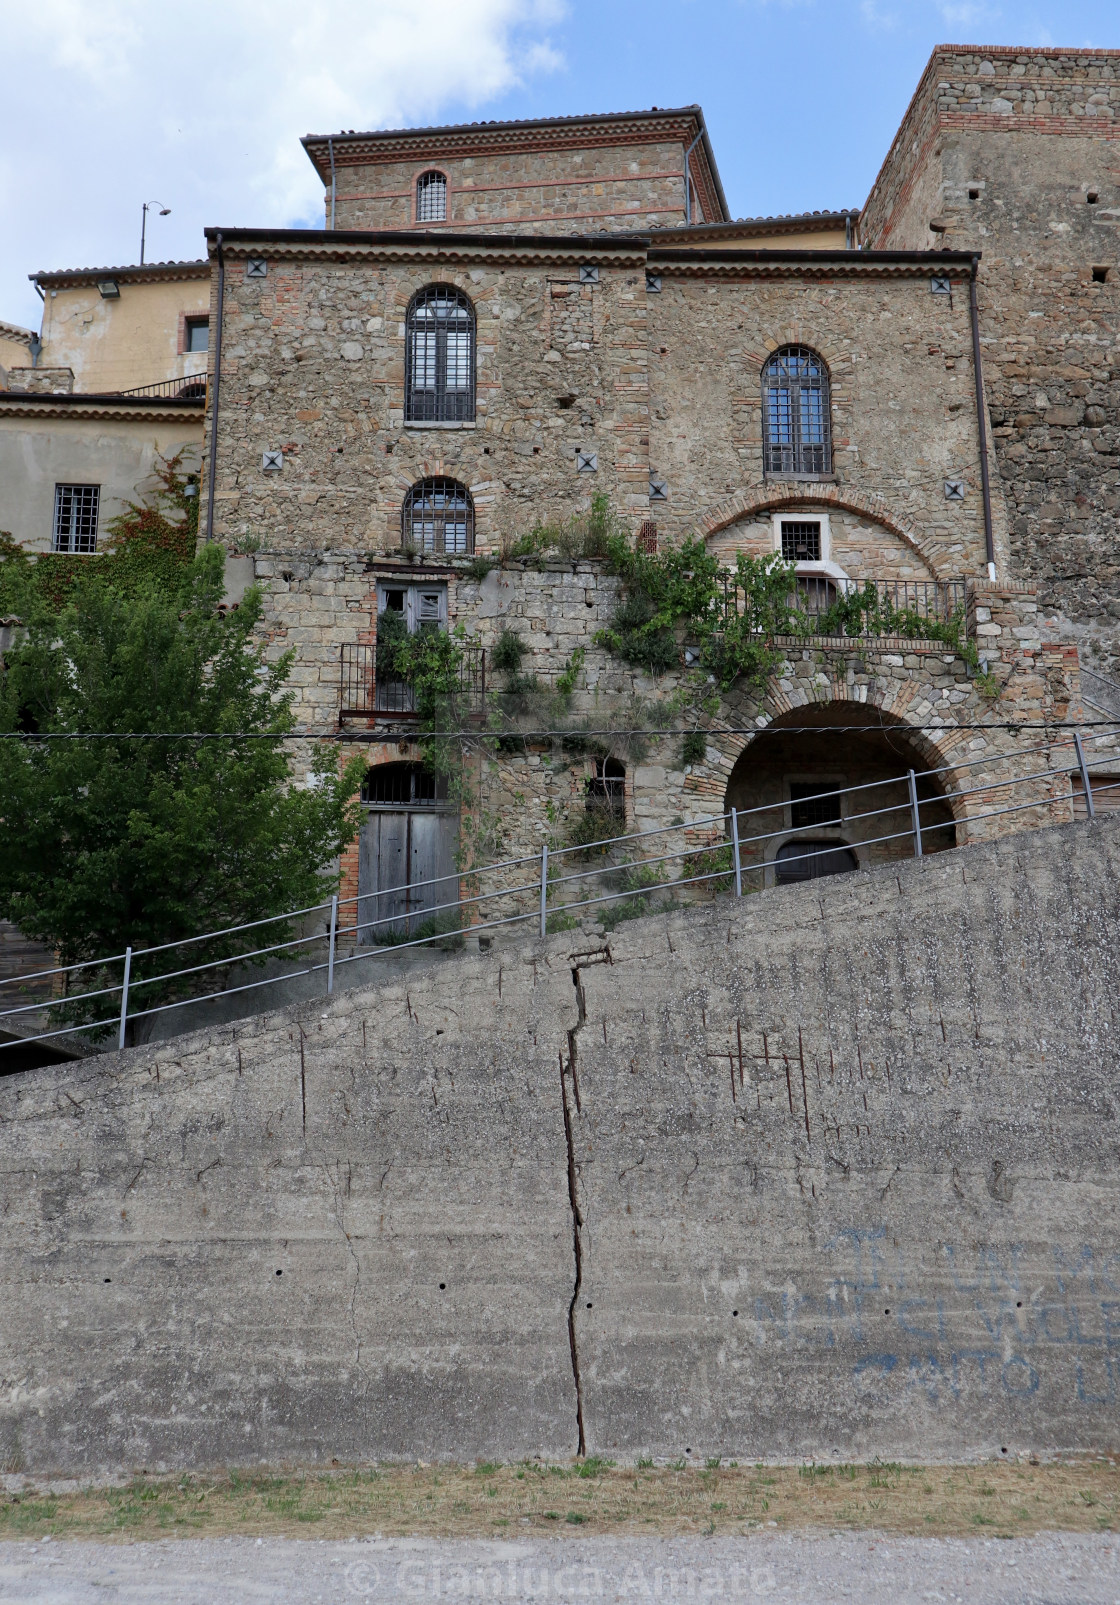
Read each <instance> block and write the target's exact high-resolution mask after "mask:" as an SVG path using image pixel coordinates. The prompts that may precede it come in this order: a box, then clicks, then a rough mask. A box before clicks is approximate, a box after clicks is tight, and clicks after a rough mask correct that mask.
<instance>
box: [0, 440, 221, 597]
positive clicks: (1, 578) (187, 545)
mask: <svg viewBox="0 0 1120 1605" xmlns="http://www.w3.org/2000/svg"><path fill="white" fill-rule="evenodd" d="M185 456H186V453H185V452H184V451H180V452H177V453H176V454H175V455H174V456H173V457H166V458H164V457H161V458H159V459H158V460H157V463H156V467H155V470H154V477H155V480H156V486H155V488H154V490H153V491H152V493H151V495H150V496H149V498H148V500H147V501H146V502H129V503H128V504H127V505H126V507H125V510H124V512H123V513H118V514H117V516H116V517H115V518H112V519H110V520H109V523H108V525H107V526H106V529H107V534H108V537H109V539H108V544H107V546H106V549H105V551H104V552H103V553H102V554H100V555H98V556H92V557H90V556H72V555H71V554H70V553H67V552H41V553H39V554H37V555H36V556H35V557H34V559H32V558H31V557H30V556H29V555H28V553H27V552H26V551H25V550H24V549H23V547H21V546H17V545H16V543H15V542H14V541H13V540H12V539H11V537H10V536H9V535H6V534H5V533H4V532H3V531H0V615H4V614H8V615H14V616H17V617H23V616H24V614H25V613H27V612H28V610H33V609H35V607H36V606H37V605H38V604H40V603H43V604H46V606H48V607H50V608H53V609H55V610H56V611H57V610H58V609H60V608H63V607H65V606H66V605H67V603H68V602H69V601H70V600H71V598H72V597H73V596H74V594H75V590H76V588H77V587H78V586H82V587H84V588H85V587H88V586H89V584H90V583H92V582H96V583H99V584H101V585H105V586H110V587H112V588H113V589H115V590H118V591H121V592H123V593H124V594H125V595H129V596H131V595H134V594H136V592H137V591H138V590H139V589H142V588H143V587H144V586H145V585H146V584H147V582H148V580H153V581H155V582H156V583H157V584H159V585H162V586H164V587H170V588H172V589H175V588H177V587H178V586H180V585H181V584H182V582H183V579H184V576H185V575H186V572H187V570H188V568H189V567H190V565H191V563H192V562H193V560H194V554H195V545H196V543H197V539H198V496H197V494H195V492H196V490H197V485H196V484H195V481H194V478H193V476H192V475H191V474H190V473H189V471H188V470H187V467H186V464H185Z"/></svg>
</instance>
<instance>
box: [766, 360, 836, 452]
mask: <svg viewBox="0 0 1120 1605" xmlns="http://www.w3.org/2000/svg"><path fill="white" fill-rule="evenodd" d="M829 412H830V408H829V395H828V369H827V368H826V367H825V365H824V362H823V360H822V359H821V358H820V357H819V356H818V355H817V353H816V352H815V351H810V350H809V348H808V347H807V346H785V347H784V348H783V349H782V350H781V351H776V352H775V353H774V355H773V356H772V357H771V358H770V360H769V362H768V363H767V364H766V366H765V368H763V370H762V425H763V462H764V466H765V470H766V472H767V473H768V474H780V475H783V476H786V475H791V474H793V475H799V476H803V477H806V478H815V477H819V476H821V475H824V474H830V473H831V472H832V435H831V425H830V418H829Z"/></svg>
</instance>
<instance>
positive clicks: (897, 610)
mask: <svg viewBox="0 0 1120 1605" xmlns="http://www.w3.org/2000/svg"><path fill="white" fill-rule="evenodd" d="M796 583H797V590H796V593H795V594H793V595H791V596H790V599H789V600H790V617H789V624H788V631H787V630H782V631H781V632H780V633H782V634H786V633H788V634H791V635H826V636H849V637H854V638H857V639H862V640H872V639H874V638H876V637H880V636H901V637H906V638H910V639H918V638H921V637H923V635H925V634H926V626H927V625H932V626H933V627H934V628H933V630H931V631H929V633H930V634H933V635H935V637H936V638H943V632H945V631H952V630H953V628H954V627H955V628H956V630H957V631H958V632H959V634H960V636H961V637H962V638H963V636H964V628H965V607H966V603H967V595H966V582H965V581H964V580H963V579H961V580H866V581H864V582H863V583H862V584H860V583H859V582H858V581H856V580H844V579H834V578H832V577H831V576H830V575H826V574H798V576H797V581H796ZM745 609H746V599H745V598H744V597H743V596H742V595H741V591H740V587H739V586H738V585H737V584H736V582H735V579H734V576H732V575H730V574H729V575H728V576H727V577H726V578H725V579H724V581H723V611H724V616H725V617H727V618H733V617H734V616H735V615H737V614H738V615H741V614H742V613H743V612H744V611H745Z"/></svg>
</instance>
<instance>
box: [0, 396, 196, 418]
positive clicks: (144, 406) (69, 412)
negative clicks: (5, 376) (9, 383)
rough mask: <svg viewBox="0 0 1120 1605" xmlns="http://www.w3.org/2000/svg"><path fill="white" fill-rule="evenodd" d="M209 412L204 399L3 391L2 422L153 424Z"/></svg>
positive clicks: (0, 410) (0, 409)
mask: <svg viewBox="0 0 1120 1605" xmlns="http://www.w3.org/2000/svg"><path fill="white" fill-rule="evenodd" d="M205 409H206V401H205V398H204V397H202V396H182V397H180V396H90V395H33V394H26V393H23V392H21V391H16V390H0V418H70V419H100V420H108V419H111V420H113V421H114V422H118V423H120V422H126V423H150V422H152V421H153V420H160V419H162V420H165V421H168V422H170V421H171V420H172V419H176V418H177V419H179V420H183V419H185V418H192V417H194V418H198V419H200V420H201V418H202V414H203V413H204V411H205Z"/></svg>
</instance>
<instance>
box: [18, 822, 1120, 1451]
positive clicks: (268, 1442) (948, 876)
mask: <svg viewBox="0 0 1120 1605" xmlns="http://www.w3.org/2000/svg"><path fill="white" fill-rule="evenodd" d="M1118 828H1120V826H1118V824H1117V823H1116V822H1107V823H1103V824H1102V823H1100V822H1098V823H1097V824H1095V825H1091V826H1090V825H1087V824H1072V825H1067V826H1065V827H1059V828H1058V829H1056V830H1053V831H1049V832H1036V833H1033V834H1031V835H1028V836H1019V837H1017V838H1013V839H1005V840H1003V841H1000V842H996V843H990V844H987V845H984V846H980V847H975V848H972V849H968V850H966V851H963V852H958V853H950V854H942V855H939V856H938V857H936V858H931V859H926V860H923V861H922V862H920V863H910V864H905V865H898V866H892V868H891V869H890V870H885V871H881V872H877V873H872V874H869V875H859V876H847V877H840V878H838V879H837V880H833V881H832V882H826V883H817V884H815V885H813V886H807V887H804V888H789V889H782V890H780V891H775V892H763V893H761V894H760V895H759V896H757V897H753V898H747V899H744V901H743V902H742V903H741V904H738V905H732V906H729V905H728V904H727V903H723V904H721V905H719V906H718V907H714V908H712V909H711V910H710V911H709V912H708V913H706V914H704V913H698V912H697V911H695V910H691V911H686V912H682V913H678V914H674V915H670V916H667V917H663V918H658V919H648V920H642V921H636V922H634V923H633V924H631V925H630V926H628V927H627V928H626V929H625V930H620V931H617V932H615V933H614V934H613V935H612V936H611V937H610V939H609V941H598V942H591V943H588V942H586V941H585V942H583V943H582V945H581V944H580V943H579V942H578V941H577V942H576V943H575V945H573V939H572V937H571V936H557V937H552V938H550V939H548V940H547V941H545V942H544V943H541V944H539V945H537V944H533V945H532V946H531V947H528V948H527V949H525V950H524V951H523V952H521V953H519V954H517V955H514V956H511V955H509V954H508V953H504V954H502V953H498V952H492V953H491V954H489V955H476V956H474V957H470V956H467V955H462V956H459V957H457V958H445V959H442V960H438V959H434V960H433V961H432V962H431V964H430V966H429V967H427V968H424V967H421V968H419V969H416V970H414V971H413V972H412V973H411V974H410V975H407V976H404V977H398V978H392V979H388V980H386V981H385V982H384V983H383V984H382V985H381V986H379V987H378V988H376V989H373V990H370V991H368V992H350V993H346V994H344V995H342V996H336V997H335V998H334V999H333V1000H332V1001H329V1002H328V1001H323V1002H314V1003H308V1004H303V1005H300V1006H297V1007H295V1008H292V1009H289V1010H287V1011H284V1012H281V1013H278V1014H272V1015H262V1016H257V1017H256V1018H254V1019H251V1020H248V1021H242V1022H238V1023H236V1024H234V1025H230V1026H223V1027H220V1028H217V1029H215V1030H213V1031H211V1032H200V1033H196V1034H194V1035H192V1036H186V1037H181V1038H179V1039H177V1040H176V1041H174V1042H173V1043H162V1044H158V1045H154V1046H152V1047H148V1048H137V1049H133V1050H130V1051H128V1052H126V1053H125V1054H123V1055H119V1056H117V1055H112V1056H107V1057H102V1058H99V1059H97V1060H95V1061H86V1062H84V1063H82V1064H79V1065H76V1066H66V1067H54V1068H50V1069H47V1070H41V1071H36V1072H34V1073H32V1074H23V1075H17V1076H13V1077H9V1078H7V1079H5V1080H4V1082H3V1083H2V1085H0V1116H2V1118H0V1211H2V1218H3V1222H4V1231H3V1233H2V1235H0V1286H2V1287H3V1289H4V1300H5V1311H6V1315H5V1319H4V1321H3V1323H0V1377H2V1379H3V1387H2V1389H0V1445H2V1447H0V1458H2V1461H3V1465H4V1468H5V1469H6V1470H9V1471H31V1472H39V1473H46V1472H52V1471H57V1472H69V1473H77V1474H86V1473H89V1472H92V1471H98V1470H118V1469H121V1470H127V1469H131V1468H138V1467H140V1466H144V1467H147V1468H148V1469H149V1470H154V1469H157V1468H162V1467H175V1468H181V1467H191V1466H198V1467H202V1466H215V1465H238V1464H241V1465H248V1464H253V1465H256V1464H259V1463H260V1462H261V1461H262V1460H263V1461H265V1462H269V1463H283V1462H288V1463H290V1462H293V1461H313V1462H318V1463H320V1464H329V1463H331V1461H332V1460H339V1461H342V1462H343V1463H347V1462H351V1461H359V1462H361V1461H370V1460H377V1459H392V1458H400V1459H404V1460H412V1459H416V1458H423V1459H433V1458H440V1457H447V1458H456V1459H466V1458H471V1457H476V1456H477V1457H478V1458H480V1459H482V1458H486V1459H515V1458H518V1457H520V1456H523V1455H534V1454H540V1455H545V1456H550V1457H551V1456H557V1455H564V1454H567V1453H572V1452H574V1451H575V1450H576V1449H577V1448H578V1447H583V1448H586V1450H587V1451H588V1452H589V1453H601V1454H608V1455H611V1456H614V1457H620V1458H621V1457H629V1456H636V1455H639V1454H654V1455H658V1456H664V1457H667V1458H675V1457H676V1456H678V1455H689V1456H692V1457H696V1458H698V1459H699V1458H700V1457H703V1456H706V1455H715V1454H719V1455H724V1456H729V1457H732V1458H737V1459H744V1458H751V1459H763V1458H766V1457H769V1456H776V1457H783V1458H797V1459H805V1458H808V1457H825V1456H830V1455H837V1456H840V1457H842V1458H844V1459H856V1458H859V1459H864V1458H870V1457H872V1456H874V1455H877V1454H878V1455H881V1456H883V1457H884V1458H891V1459H893V1458H900V1457H913V1458H914V1459H918V1460H931V1459H933V1460H936V1459H954V1460H958V1459H966V1458H971V1457H974V1456H976V1457H981V1456H989V1457H993V1458H1001V1457H1003V1456H1005V1455H1006V1456H1015V1455H1017V1454H1020V1453H1029V1452H1034V1453H1037V1454H1040V1455H1042V1454H1046V1453H1053V1452H1057V1451H1111V1449H1113V1448H1114V1447H1115V1438H1116V1431H1117V1402H1116V1388H1115V1377H1114V1374H1113V1373H1114V1363H1113V1359H1112V1354H1113V1347H1114V1344H1115V1309H1116V1299H1117V1291H1118V1280H1117V1279H1118V1275H1120V1272H1118V1267H1117V1259H1116V1241H1117V1230H1118V1225H1120V1222H1118V1219H1117V1167H1116V1154H1115V1142H1114V1139H1113V1124H1114V1122H1115V1119H1116V1099H1115V1090H1114V1085H1113V1081H1114V1077H1113V1075H1112V1068H1113V1065H1114V1062H1115V1055H1116V1044H1115V1041H1114V1038H1115V1033H1116V1029H1117V1022H1116V1009H1115V999H1116V995H1117V990H1118V986H1120V974H1118V973H1117V954H1118V952H1120V945H1118V943H1117V920H1118V916H1120V892H1118V890H1117V888H1118V887H1120V874H1118V871H1120V838H1118V836H1117V830H1118ZM573 982H574V984H573ZM581 1426H582V1434H581ZM581 1436H582V1442H581Z"/></svg>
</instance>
